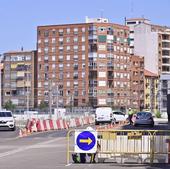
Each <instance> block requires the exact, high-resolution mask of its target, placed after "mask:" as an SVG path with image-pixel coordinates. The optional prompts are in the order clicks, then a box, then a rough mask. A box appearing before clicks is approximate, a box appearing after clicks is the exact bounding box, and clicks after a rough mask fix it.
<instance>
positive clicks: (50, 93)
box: [49, 80, 52, 119]
mask: <svg viewBox="0 0 170 169" xmlns="http://www.w3.org/2000/svg"><path fill="white" fill-rule="evenodd" d="M49 118H50V119H52V81H51V80H50V81H49Z"/></svg>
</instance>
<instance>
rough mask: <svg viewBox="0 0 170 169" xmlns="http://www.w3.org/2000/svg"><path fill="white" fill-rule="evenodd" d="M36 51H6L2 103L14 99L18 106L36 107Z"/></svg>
mask: <svg viewBox="0 0 170 169" xmlns="http://www.w3.org/2000/svg"><path fill="white" fill-rule="evenodd" d="M36 65H37V56H36V51H17V52H7V53H4V60H3V66H4V68H3V79H2V82H3V86H2V95H3V99H2V105H3V106H4V105H5V104H6V102H8V101H12V103H13V104H15V105H16V107H17V108H25V109H26V108H27V109H29V108H34V107H35V106H36V99H37V95H36V89H37V85H36V84H37V76H36V75H37V71H36Z"/></svg>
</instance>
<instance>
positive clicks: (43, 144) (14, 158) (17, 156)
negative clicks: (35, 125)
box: [0, 124, 170, 169]
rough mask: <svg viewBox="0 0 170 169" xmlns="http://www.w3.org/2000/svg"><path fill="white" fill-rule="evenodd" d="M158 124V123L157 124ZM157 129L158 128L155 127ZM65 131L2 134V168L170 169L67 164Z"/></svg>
mask: <svg viewBox="0 0 170 169" xmlns="http://www.w3.org/2000/svg"><path fill="white" fill-rule="evenodd" d="M158 125H159V124H158ZM155 127H156V126H155ZM66 134H67V131H66V130H62V131H50V132H45V133H39V134H36V133H35V134H33V135H31V136H28V137H24V138H18V130H16V131H15V132H8V131H0V138H1V139H0V169H67V168H69V169H106V168H107V169H125V168H127V169H128V168H134V169H166V168H167V169H168V168H170V166H167V165H157V166H152V167H151V166H149V165H137V164H131V165H130V164H129V165H127V164H126V165H121V164H116V163H104V164H84V165H83V164H69V165H66Z"/></svg>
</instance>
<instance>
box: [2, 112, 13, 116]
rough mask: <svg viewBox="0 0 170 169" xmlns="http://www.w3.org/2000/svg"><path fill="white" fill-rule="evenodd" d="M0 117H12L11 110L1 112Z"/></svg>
mask: <svg viewBox="0 0 170 169" xmlns="http://www.w3.org/2000/svg"><path fill="white" fill-rule="evenodd" d="M0 117H12V113H11V112H0Z"/></svg>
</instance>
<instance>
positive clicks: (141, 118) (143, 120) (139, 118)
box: [133, 112, 154, 127]
mask: <svg viewBox="0 0 170 169" xmlns="http://www.w3.org/2000/svg"><path fill="white" fill-rule="evenodd" d="M133 124H134V126H138V125H149V126H151V127H153V126H154V120H153V116H152V113H151V112H138V113H136V114H135V115H133Z"/></svg>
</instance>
